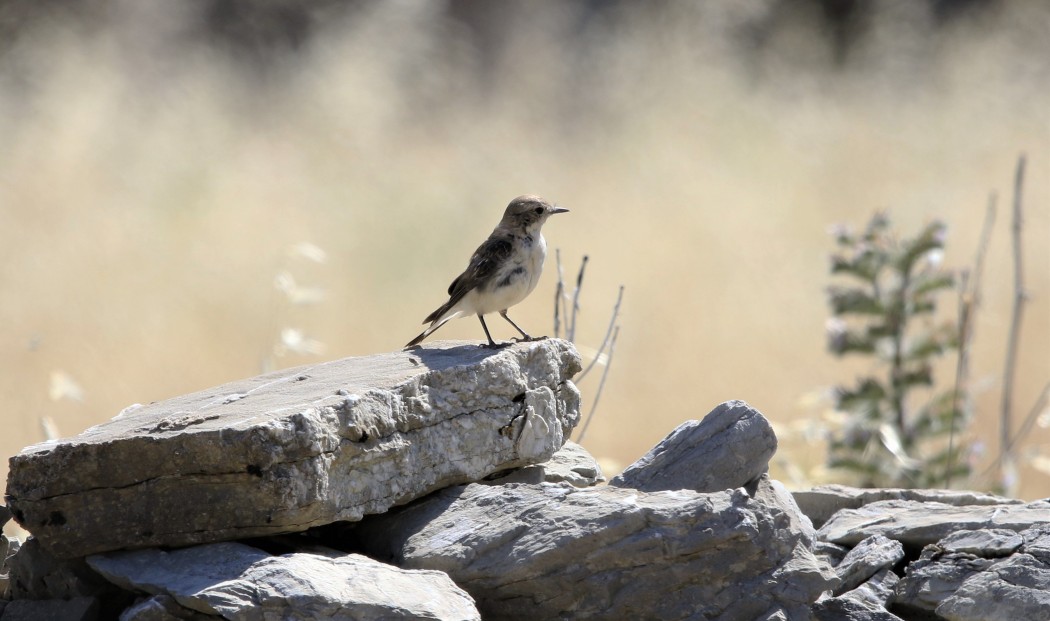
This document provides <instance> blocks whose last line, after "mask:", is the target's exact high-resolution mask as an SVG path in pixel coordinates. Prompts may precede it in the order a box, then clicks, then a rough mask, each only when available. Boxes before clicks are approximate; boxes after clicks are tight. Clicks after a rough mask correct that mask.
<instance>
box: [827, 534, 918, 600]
mask: <svg viewBox="0 0 1050 621" xmlns="http://www.w3.org/2000/svg"><path fill="white" fill-rule="evenodd" d="M902 559H904V546H902V545H901V544H900V542H899V541H893V540H892V539H887V538H886V537H883V536H882V535H872V536H871V537H868V538H867V539H865V540H864V541H862V542H860V543H859V544H858V545H857V547H855V548H853V549H852V550H850V551H849V552H848V553H847V554H846V556H845V557H844V558H843V559H842V562H840V563H839V564H838V565H837V566H836V567H835V574H836V575H838V577H839V580H841V583H840V584H839V586H838V588H837V589H835V594H836V595H840V594H842V593H845V592H846V591H851V590H853V589H855V588H857V587H859V586H860V585H861V584H863V583H865V582H867V581H868V579H870V578H871V577H872V576H874V575H875V574H876V573H878V572H879V571H880V570H883V569H889V568H892V567H893V566H894V565H896V564H897V563H898V562H900V561H901V560H902Z"/></svg>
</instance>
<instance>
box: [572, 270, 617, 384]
mask: <svg viewBox="0 0 1050 621" xmlns="http://www.w3.org/2000/svg"><path fill="white" fill-rule="evenodd" d="M622 301H623V285H620V292H619V293H618V294H617V295H616V304H615V305H614V306H613V311H612V316H611V317H610V318H609V327H608V328H606V330H605V338H603V339H602V344H601V345H600V346H599V347H598V352H597V353H596V354H594V358H593V359H592V360H591V363H590V364H588V365H587V368H586V369H584V370H583V373H580V376H579V377H578V378H577V379H576V381H577V382H579V381H581V380H582V379H583V378H585V377H587V374H588V373H590V372H591V369H593V368H594V365H596V364H598V361H599V360H601V358H602V353H603V352H604V351H605V347H606V345H608V344H609V338H610V337H611V336H612V333H613V329H614V328H616V329H619V328H617V326H616V320H617V319H619V317H620V303H621V302H622Z"/></svg>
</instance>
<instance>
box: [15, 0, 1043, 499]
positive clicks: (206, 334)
mask: <svg viewBox="0 0 1050 621" xmlns="http://www.w3.org/2000/svg"><path fill="white" fill-rule="evenodd" d="M168 4H171V3H168ZM774 4H776V3H767V4H763V3H729V2H726V3H720V4H719V3H707V4H698V5H696V6H693V7H687V6H685V5H684V4H669V5H666V6H663V5H661V6H660V8H659V9H657V10H651V11H641V10H638V8H637V7H638V6H640V5H632V4H627V5H626V6H624V7H621V8H620V9H617V10H616V11H613V12H612V13H611V14H610V15H607V16H605V17H603V18H601V19H592V20H584V19H582V18H581V17H580V16H579V15H577V14H574V13H572V11H571V10H570V9H567V8H565V7H566V6H568V5H564V4H555V3H542V4H529V5H517V7H518V8H517V9H516V10H515V13H516V15H515V17H514V22H513V24H512V25H509V26H508V27H505V28H502V29H498V30H497V32H499V33H500V36H499V41H498V44H494V43H493V42H492V41H489V42H488V43H487V44H485V42H481V43H479V42H478V41H477V40H472V39H471V38H470V37H469V36H468V33H466V32H465V31H464V30H463V29H462V28H460V27H458V26H455V25H454V24H453V23H451V22H448V21H444V20H442V19H441V17H440V15H438V14H437V13H436V9H435V7H437V6H438V5H437V4H434V3H418V5H417V4H415V3H405V2H401V3H387V4H378V5H371V6H367V7H364V8H360V9H358V10H357V11H355V12H354V13H353V18H352V19H338V20H337V19H332V20H325V24H324V26H323V27H322V29H321V30H322V31H321V32H319V33H317V34H316V35H315V36H314V37H312V38H311V39H310V40H309V41H308V42H307V43H305V44H304V45H303V46H302V47H301V48H299V49H298V50H296V51H295V52H294V53H288V54H287V56H286V57H285V56H279V57H277V58H276V59H273V58H271V59H268V60H266V62H265V63H263V64H265V65H266V68H264V69H259V68H258V65H259V63H255V62H244V61H243V59H242V60H236V59H231V55H230V54H228V53H227V52H226V51H224V50H223V49H220V48H216V47H211V46H209V45H206V44H202V43H187V42H186V40H185V37H184V34H185V33H184V30H183V28H184V27H183V23H184V22H183V21H182V17H181V16H180V15H178V14H175V13H172V12H171V11H170V9H162V8H161V7H163V6H164V5H165V3H159V2H158V3H138V4H136V3H127V4H125V5H119V6H123V7H124V9H131V8H132V7H138V8H136V9H135V10H128V12H127V13H126V14H125V13H122V12H115V13H114V15H112V16H110V17H111V19H110V21H111V26H110V27H105V28H101V27H90V28H89V27H85V26H82V25H81V24H78V23H77V22H66V21H61V20H57V21H35V22H34V25H33V26H32V29H31V30H28V31H25V32H23V33H22V36H19V37H18V39H17V41H15V42H10V43H9V44H8V45H7V47H6V48H5V50H4V52H3V54H4V56H5V57H6V58H4V59H3V62H2V63H0V84H2V87H0V145H3V146H2V148H0V325H2V326H3V329H2V330H0V343H2V350H0V351H2V352H3V355H2V356H0V395H2V402H0V403H2V410H0V430H2V431H0V454H2V455H5V456H6V455H13V454H15V453H16V452H17V451H18V450H19V449H20V448H21V447H23V446H24V445H27V444H30V443H34V442H37V441H40V440H42V439H43V438H44V435H43V434H44V431H43V430H42V426H41V421H42V420H43V421H45V422H46V421H50V424H52V425H53V427H55V428H57V431H58V433H60V434H61V435H72V434H75V433H77V432H79V431H81V430H82V429H84V428H85V427H87V426H89V425H93V424H97V423H100V422H102V421H105V420H107V419H108V418H110V417H111V416H113V415H115V414H116V413H117V412H118V411H119V410H120V409H122V408H123V407H125V406H127V405H129V404H131V403H135V402H149V401H153V400H158V399H163V398H165V397H169V396H173V395H177V394H180V393H184V392H188V391H195V390H199V389H203V388H207V387H210V386H213V385H217V384H219V383H221V382H224V381H227V380H232V379H235V378H239V377H245V376H250V375H253V374H255V373H257V372H259V371H260V370H261V369H262V368H264V367H265V366H267V365H268V364H276V365H278V366H292V365H297V364H304V363H309V362H312V361H316V360H321V359H330V358H336V357H342V356H350V355H363V354H369V353H373V352H380V351H388V350H393V349H397V348H399V347H400V346H402V345H403V344H404V343H405V342H406V341H407V340H408V339H409V338H410V337H412V336H413V335H415V334H416V333H417V332H418V329H419V326H418V324H419V321H420V320H421V319H422V317H423V316H425V315H426V314H427V313H428V312H429V311H430V310H432V308H433V307H435V306H436V305H437V304H438V303H440V302H441V301H442V300H443V293H444V289H445V287H446V286H447V284H448V282H449V280H450V279H451V278H452V277H453V276H455V275H456V274H457V273H458V272H459V270H461V269H462V267H463V266H464V265H465V261H466V259H467V257H468V256H469V253H470V252H471V251H472V250H473V249H474V248H475V246H476V245H477V243H479V242H480V241H481V240H482V239H483V238H484V236H485V235H487V234H488V232H489V231H490V230H491V228H492V227H493V226H494V225H495V223H496V221H497V220H498V218H499V216H500V214H501V210H502V208H503V207H504V206H505V205H506V203H507V201H508V200H509V199H510V198H512V197H514V196H516V195H518V194H522V193H537V194H540V195H543V196H545V197H548V198H550V199H553V200H556V201H557V202H558V203H560V204H561V205H563V206H566V207H568V208H570V209H571V210H572V213H571V214H569V215H566V216H560V217H559V218H558V219H555V220H552V221H551V222H550V223H549V225H548V227H547V230H546V235H547V239H548V244H549V246H550V248H551V249H553V248H555V247H557V248H560V249H561V251H562V257H563V260H564V262H565V266H566V269H567V271H569V272H570V273H574V271H575V268H576V265H577V262H578V260H579V258H580V257H581V256H582V255H583V254H588V255H589V256H590V258H591V262H590V265H589V267H588V277H587V281H586V285H585V289H584V291H583V298H582V303H583V309H582V312H583V314H582V317H581V319H580V322H581V327H580V334H579V342H580V345H581V346H582V347H596V346H597V345H598V343H599V341H600V340H601V337H602V335H603V333H604V329H605V323H606V321H607V317H608V311H609V309H610V308H611V306H612V303H613V301H614V300H615V295H616V289H617V286H618V285H620V284H621V283H622V284H624V285H625V286H626V296H625V301H624V305H623V312H622V318H621V324H622V332H621V335H620V342H619V344H618V347H617V353H616V358H615V361H614V366H613V367H612V369H611V375H610V379H609V384H608V386H607V387H606V392H605V394H604V395H603V397H602V405H601V408H600V411H599V414H598V419H597V420H596V421H595V422H594V423H593V424H592V426H591V429H590V430H589V432H588V438H587V441H586V445H587V447H588V448H589V449H590V450H591V452H592V453H594V454H596V455H598V456H600V457H604V458H607V459H611V460H614V461H616V462H619V463H620V464H626V463H629V462H630V461H632V460H634V459H635V458H637V457H638V456H639V455H641V454H642V453H643V452H644V451H645V450H647V449H648V448H649V447H650V446H651V445H652V444H654V443H655V442H656V441H658V440H659V439H660V438H661V437H663V436H664V435H665V434H666V433H667V432H669V431H670V430H671V429H672V428H673V427H675V426H676V425H677V424H679V423H680V422H682V421H684V420H686V419H689V418H699V417H702V416H703V415H704V414H705V413H706V412H708V411H709V410H710V409H711V408H712V407H713V406H715V405H716V404H718V403H719V402H721V401H724V400H726V399H733V398H740V399H744V400H746V401H749V402H750V403H751V404H753V405H754V406H756V407H758V408H759V409H760V410H761V411H762V412H763V413H765V414H766V415H767V417H769V418H770V419H771V420H772V421H773V422H774V424H775V425H777V426H778V430H779V431H780V432H781V435H782V448H781V451H780V453H779V455H778V461H777V463H776V464H775V472H774V474H776V475H778V476H780V477H783V478H784V479H785V480H787V481H788V482H789V483H792V484H797V485H802V484H805V483H806V482H807V481H814V480H825V479H826V478H827V477H828V473H824V472H822V471H821V469H820V468H819V464H820V462H821V461H822V459H823V453H822V448H821V445H820V430H821V429H822V428H824V426H826V424H828V420H829V419H828V417H827V412H826V411H825V410H826V408H827V407H828V405H827V401H825V400H822V399H821V398H819V395H821V394H822V393H823V392H824V391H826V389H827V388H828V387H830V386H831V385H833V384H835V383H836V382H848V381H850V380H851V379H852V377H853V374H854V373H855V372H856V371H858V370H859V369H862V368H863V367H858V365H857V364H856V363H854V364H852V365H851V364H842V363H841V362H840V361H836V360H834V359H833V358H831V357H830V356H829V355H828V354H827V353H825V349H824V333H823V326H824V321H825V319H826V317H827V315H828V311H827V307H826V303H825V298H824V287H825V286H826V285H827V283H828V276H827V268H828V260H827V254H828V252H829V250H830V249H831V239H830V237H829V235H828V234H827V231H828V228H829V226H830V225H832V224H834V223H838V222H847V223H852V224H854V225H856V226H861V225H862V224H863V223H864V222H865V221H866V220H867V218H868V217H869V216H870V214H871V213H872V212H873V211H875V210H880V209H889V210H890V211H891V214H892V217H893V219H894V221H895V222H896V224H897V225H898V226H899V227H900V229H902V230H905V231H909V232H910V231H914V230H916V229H917V227H918V226H919V225H920V224H921V223H924V222H926V221H928V220H930V219H933V218H941V219H944V220H945V221H946V222H947V223H948V225H949V241H948V252H947V255H946V257H945V264H946V265H948V266H965V265H967V264H969V263H970V262H971V260H972V257H973V251H974V248H975V246H976V242H977V239H978V233H979V228H980V224H981V221H982V218H983V215H984V206H985V203H986V200H987V197H988V193H989V192H990V191H991V190H993V189H997V190H999V195H1000V213H999V220H998V223H997V227H996V229H995V233H994V236H993V238H992V242H991V247H990V251H989V252H990V255H989V259H988V264H987V268H986V270H987V271H986V280H985V282H986V286H985V291H984V295H985V306H984V308H983V309H982V311H981V314H980V317H979V322H978V324H977V333H976V341H975V344H974V360H973V369H974V375H975V379H976V381H977V382H978V385H979V386H980V387H981V393H980V395H979V398H978V401H977V405H978V412H977V420H976V424H975V428H974V432H973V435H974V436H975V437H976V438H977V439H979V440H980V439H984V440H986V441H987V445H986V453H985V454H984V455H983V456H981V455H978V456H976V457H975V459H977V460H978V461H980V462H981V463H986V462H987V460H988V458H989V456H990V454H991V452H993V451H994V449H995V442H994V441H993V440H991V438H994V437H995V433H996V431H995V430H996V429H997V427H996V426H997V424H998V423H997V420H998V417H997V407H998V403H999V401H998V400H999V390H998V389H999V382H1000V373H1001V371H1000V369H1001V368H1002V359H1003V356H1004V350H1005V336H1006V331H1007V328H1008V322H1009V311H1010V296H1011V265H1010V248H1009V237H1008V226H1007V224H1008V209H1007V207H1008V201H1009V197H1010V186H1011V183H1012V175H1013V169H1014V165H1015V162H1016V157H1017V155H1018V154H1019V153H1020V152H1021V151H1024V152H1026V153H1027V154H1028V161H1029V171H1028V172H1029V174H1028V183H1027V186H1026V193H1025V204H1026V208H1027V217H1028V220H1027V223H1026V228H1025V231H1026V236H1027V237H1026V242H1027V246H1026V248H1025V259H1026V262H1027V265H1026V266H1027V269H1028V272H1027V275H1026V276H1027V281H1028V286H1029V290H1030V293H1031V300H1030V302H1029V305H1028V306H1027V308H1026V313H1027V314H1026V323H1025V326H1024V333H1023V334H1024V339H1023V343H1022V346H1021V374H1020V377H1019V379H1018V384H1017V401H1018V404H1019V407H1020V408H1027V407H1029V406H1030V404H1031V403H1033V401H1034V400H1035V398H1036V396H1037V394H1038V392H1039V391H1040V390H1041V388H1042V386H1043V384H1044V383H1045V382H1046V381H1047V380H1048V379H1050V354H1048V352H1050V207H1048V206H1050V174H1048V173H1050V88H1048V85H1050V63H1048V61H1047V59H1048V58H1050V55H1048V52H1050V43H1048V41H1047V38H1046V36H1045V33H1046V32H1048V31H1050V10H1048V9H1047V8H1046V7H1045V6H1042V8H1040V6H1041V5H1040V6H1037V3H1010V4H1009V5H1008V6H1000V5H998V4H993V5H992V7H993V8H992V9H988V10H984V11H980V12H978V13H977V15H976V16H973V17H965V18H963V19H958V20H953V21H951V22H950V23H947V24H945V25H941V26H939V27H937V28H934V27H933V22H932V18H931V17H930V15H928V14H927V13H926V12H925V9H924V8H923V7H924V6H925V5H924V4H920V3H912V2H898V3H882V4H881V5H880V6H881V8H880V9H879V10H878V11H876V12H875V13H874V17H873V18H872V20H871V22H870V24H869V29H868V30H867V35H866V36H865V37H863V38H862V39H858V41H857V42H856V44H855V45H854V46H853V47H852V48H851V50H850V54H849V56H848V57H847V58H845V59H842V58H836V56H835V53H834V50H833V48H832V47H830V46H829V45H828V44H827V38H826V37H823V36H820V35H819V33H818V32H817V30H816V28H817V25H819V23H820V22H819V20H817V19H815V16H814V15H813V14H809V13H806V12H801V13H799V14H798V15H787V16H783V15H782V16H780V18H778V20H777V22H776V23H777V24H778V25H777V27H776V28H775V29H772V30H769V31H764V32H762V36H761V39H762V43H761V46H759V47H758V48H754V49H750V48H749V49H746V50H745V49H744V48H742V47H741V45H740V43H739V40H740V33H741V32H744V31H746V30H747V28H750V27H751V26H752V25H753V24H755V23H763V22H762V20H763V19H766V18H768V17H769V16H768V15H766V16H764V15H763V14H762V11H763V10H766V9H768V7H770V6H773V5H774ZM1003 4H1004V5H1006V3H1003ZM745 5H746V6H745ZM526 7H531V8H526ZM763 7H765V8H763ZM118 16H119V17H118ZM815 24H816V25H815ZM303 242H309V243H310V244H314V245H315V246H316V247H317V248H320V249H323V251H324V252H325V260H324V262H317V261H315V260H312V259H311V258H310V257H308V256H303V252H302V250H303V249H304V247H303V246H296V245H297V244H301V243H303ZM290 248H298V249H299V250H298V251H294V250H293V251H290ZM305 248H306V249H307V250H309V249H310V247H305ZM307 254H309V252H307ZM314 258H317V257H314ZM551 258H553V253H552V257H551ZM551 265H552V263H548V269H547V272H546V274H545V275H544V279H543V281H542V282H541V285H540V287H539V289H538V290H537V292H536V293H534V294H533V296H532V297H531V298H530V299H529V300H527V301H526V302H525V303H523V304H522V305H521V306H520V307H518V308H517V309H516V311H515V313H514V315H513V316H514V317H515V319H516V320H517V321H518V322H519V323H520V324H521V325H522V326H523V327H526V329H529V330H530V331H532V332H533V333H544V332H549V331H550V330H551V322H552V313H551V308H552V297H553V292H554V283H555V278H554V273H553V272H554V271H553V270H552V269H550V268H551ZM282 272H285V273H288V274H291V275H292V277H293V278H294V280H295V282H296V283H297V284H298V285H301V286H303V287H321V288H323V289H324V291H325V294H326V295H325V298H324V299H323V301H320V302H319V303H316V304H292V303H290V302H289V301H288V299H287V296H285V295H284V294H282V292H281V291H279V290H278V289H277V288H276V287H275V285H274V281H275V278H276V277H277V275H278V274H279V273H282ZM285 282H287V279H285ZM305 293H306V294H309V293H311V292H310V291H309V290H307V291H306V292H305ZM944 303H945V305H946V307H948V308H945V309H944V310H945V312H947V313H950V312H952V309H951V308H950V307H952V306H954V300H948V299H945V300H944ZM491 323H492V325H493V326H496V328H495V330H496V332H497V333H496V334H494V336H497V338H499V337H503V338H508V337H509V336H511V333H510V331H509V326H507V327H505V326H504V325H502V324H503V322H501V321H494V322H491ZM288 327H293V328H296V329H299V330H301V331H302V334H304V335H306V337H307V338H311V339H316V340H318V341H320V342H322V343H323V344H324V346H325V348H324V350H323V352H320V353H317V354H313V355H311V354H298V353H295V352H294V351H288V352H286V353H285V355H283V356H279V357H275V356H274V347H275V344H276V343H277V342H278V341H279V338H280V334H281V330H282V329H283V328H288ZM439 335H440V336H441V337H443V338H464V339H475V340H476V339H479V338H481V336H482V335H481V331H480V328H479V326H478V325H477V322H476V321H461V322H454V323H453V324H450V325H448V326H446V327H445V328H443V329H442V332H441V333H439ZM949 375H950V373H948V372H942V374H941V378H942V379H943V380H945V381H947V380H948V377H949ZM596 379H597V378H596V377H594V378H592V379H589V380H588V381H587V382H586V383H584V384H583V385H582V387H581V388H582V389H583V391H584V398H585V400H587V399H589V398H590V397H591V396H592V394H593V390H594V388H595V387H596V385H597V383H596V381H594V380H596ZM585 406H586V403H585ZM1044 422H1045V421H1044ZM803 431H804V432H807V433H809V434H810V435H806V433H802V432H803ZM1025 447H1027V448H1026V450H1027V451H1028V453H1026V455H1027V456H1029V457H1033V456H1037V455H1047V454H1050V433H1048V430H1047V429H1046V428H1044V427H1037V428H1036V430H1035V431H1034V432H1033V434H1032V435H1031V437H1030V438H1028V439H1027V440H1026V442H1025ZM1040 451H1041V453H1040ZM981 460H983V461H981ZM1041 463H1042V462H1036V464H1035V465H1036V466H1039V465H1040V464H1041ZM3 475H6V464H4V465H0V476H3ZM986 484H987V482H986ZM1015 491H1016V493H1018V494H1019V495H1021V496H1023V497H1029V498H1032V497H1041V496H1047V495H1050V475H1048V474H1047V472H1045V471H1042V470H1040V469H1039V468H1037V467H1031V466H1026V467H1025V468H1024V469H1023V470H1022V471H1021V478H1020V481H1019V487H1018V488H1016V489H1015Z"/></svg>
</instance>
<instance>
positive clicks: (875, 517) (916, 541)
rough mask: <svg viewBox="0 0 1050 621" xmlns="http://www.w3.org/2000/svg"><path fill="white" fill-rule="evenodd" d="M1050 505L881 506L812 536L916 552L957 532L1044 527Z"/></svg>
mask: <svg viewBox="0 0 1050 621" xmlns="http://www.w3.org/2000/svg"><path fill="white" fill-rule="evenodd" d="M1047 516H1050V503H1048V502H1046V501H1042V500H1040V501H1036V502H1030V503H1026V504H1004V505H977V506H961V507H956V506H952V505H946V504H944V503H940V502H918V501H914V500H883V501H879V502H873V503H870V504H867V505H864V506H863V507H861V508H859V509H843V510H841V511H839V512H838V513H836V514H835V515H833V516H832V517H831V519H829V520H828V521H827V523H825V524H824V526H822V527H821V528H820V530H819V531H818V533H817V535H818V537H820V538H821V539H823V540H825V541H830V542H832V543H838V544H845V545H856V544H857V543H860V541H861V540H863V539H865V538H867V537H870V536H871V535H884V536H886V537H888V538H890V539H894V540H896V541H899V542H901V543H903V544H904V545H905V546H912V547H915V548H921V547H922V546H924V545H927V544H930V543H936V542H937V541H939V540H941V539H942V538H944V537H946V536H948V535H950V534H951V533H953V532H955V531H958V530H980V529H988V528H1001V529H1007V530H1015V531H1020V530H1024V529H1026V528H1029V527H1030V526H1032V525H1034V524H1041V523H1045V522H1046V521H1047Z"/></svg>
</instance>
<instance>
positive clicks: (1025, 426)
mask: <svg viewBox="0 0 1050 621" xmlns="http://www.w3.org/2000/svg"><path fill="white" fill-rule="evenodd" d="M1048 400H1050V382H1047V383H1046V384H1045V385H1044V386H1043V389H1042V390H1041V391H1039V396H1038V397H1037V398H1036V400H1035V403H1034V404H1033V405H1032V408H1031V409H1030V410H1028V415H1027V416H1025V419H1024V422H1022V423H1021V428H1020V429H1019V430H1018V431H1017V433H1016V434H1014V436H1013V437H1012V438H1010V442H1009V443H1008V444H1007V449H1008V450H1009V451H1012V450H1013V448H1014V447H1015V446H1017V443H1018V442H1020V441H1021V438H1023V437H1025V436H1026V435H1028V432H1029V431H1031V430H1032V425H1034V424H1035V421H1036V419H1037V418H1039V415H1040V414H1041V413H1042V412H1043V408H1045V407H1046V404H1047V401H1048ZM1004 454H1005V453H1000V454H999V457H998V458H996V460H995V461H993V462H992V463H991V464H989V465H988V467H987V468H985V469H984V472H982V473H981V475H980V476H979V477H978V478H979V479H985V478H987V477H988V475H989V474H991V472H992V470H995V469H996V468H998V467H999V466H1000V464H1002V462H1003V455H1004Z"/></svg>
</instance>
